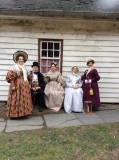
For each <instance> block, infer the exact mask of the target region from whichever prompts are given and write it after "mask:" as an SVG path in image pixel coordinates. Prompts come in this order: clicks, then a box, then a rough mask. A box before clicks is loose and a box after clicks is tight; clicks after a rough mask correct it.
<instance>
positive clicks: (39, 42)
mask: <svg viewBox="0 0 119 160" xmlns="http://www.w3.org/2000/svg"><path fill="white" fill-rule="evenodd" d="M42 41H49V42H50V41H51V42H52V41H54V42H57V41H60V42H61V54H60V56H59V59H60V73H61V74H62V64H63V39H50V38H39V39H38V64H39V71H40V72H41V70H40V68H41V64H40V59H41V57H40V56H41V54H40V50H41V45H40V44H41V42H42Z"/></svg>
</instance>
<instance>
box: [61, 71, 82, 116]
mask: <svg viewBox="0 0 119 160" xmlns="http://www.w3.org/2000/svg"><path fill="white" fill-rule="evenodd" d="M74 85H75V86H78V87H80V88H78V89H73V88H72V86H74ZM81 86H82V81H81V76H80V75H73V73H72V74H69V75H68V76H67V78H66V86H65V99H64V109H65V112H66V113H71V112H72V111H74V112H84V110H83V90H82V88H81Z"/></svg>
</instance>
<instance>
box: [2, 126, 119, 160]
mask: <svg viewBox="0 0 119 160" xmlns="http://www.w3.org/2000/svg"><path fill="white" fill-rule="evenodd" d="M0 160H119V123H115V124H105V125H94V126H80V127H70V128H60V129H46V128H44V129H40V130H34V131H20V132H14V133H1V134H0Z"/></svg>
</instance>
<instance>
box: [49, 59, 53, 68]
mask: <svg viewBox="0 0 119 160" xmlns="http://www.w3.org/2000/svg"><path fill="white" fill-rule="evenodd" d="M52 62H53V59H50V60H48V67H50V66H51V63H52Z"/></svg>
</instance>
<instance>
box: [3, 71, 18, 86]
mask: <svg viewBox="0 0 119 160" xmlns="http://www.w3.org/2000/svg"><path fill="white" fill-rule="evenodd" d="M16 78H17V73H16V72H15V71H12V70H9V71H8V72H7V75H6V81H7V82H8V83H11V82H12V81H14V80H15V79H16Z"/></svg>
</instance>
